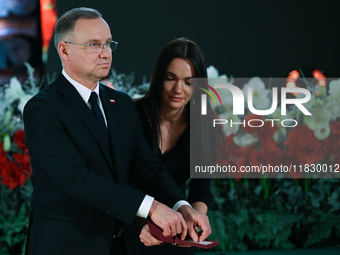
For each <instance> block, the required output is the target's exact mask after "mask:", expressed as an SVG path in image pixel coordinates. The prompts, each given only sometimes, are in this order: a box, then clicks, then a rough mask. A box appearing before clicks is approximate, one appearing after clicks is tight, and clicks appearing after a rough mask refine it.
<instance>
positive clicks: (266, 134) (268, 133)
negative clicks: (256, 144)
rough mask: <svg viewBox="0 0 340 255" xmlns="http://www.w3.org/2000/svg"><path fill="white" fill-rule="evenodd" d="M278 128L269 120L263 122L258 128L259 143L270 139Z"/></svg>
mask: <svg viewBox="0 0 340 255" xmlns="http://www.w3.org/2000/svg"><path fill="white" fill-rule="evenodd" d="M278 130H279V128H278V127H277V126H272V123H271V122H267V121H266V122H265V123H264V125H263V126H262V127H260V128H259V130H258V133H257V134H258V137H259V139H260V142H261V144H262V143H263V141H264V140H268V139H272V138H273V136H274V134H275V132H276V131H278Z"/></svg>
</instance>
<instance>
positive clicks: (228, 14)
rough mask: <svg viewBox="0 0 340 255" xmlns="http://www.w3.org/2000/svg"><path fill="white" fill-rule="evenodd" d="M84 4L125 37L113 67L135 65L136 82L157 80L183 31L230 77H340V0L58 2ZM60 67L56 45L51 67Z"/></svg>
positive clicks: (123, 69)
mask: <svg viewBox="0 0 340 255" xmlns="http://www.w3.org/2000/svg"><path fill="white" fill-rule="evenodd" d="M79 6H86V7H92V8H95V9H98V10H99V11H100V12H101V13H102V14H103V17H104V19H106V21H107V22H108V23H109V25H110V27H111V33H112V36H113V38H114V40H116V41H118V42H119V45H118V49H117V51H116V52H114V53H113V65H112V66H113V67H114V68H115V69H116V70H117V72H118V73H126V74H129V73H130V72H131V71H135V72H136V79H135V82H134V84H135V85H138V84H141V82H142V77H143V76H144V75H146V76H147V80H148V81H149V79H150V73H151V71H152V68H153V64H154V62H155V60H156V58H157V56H158V54H159V52H160V51H161V49H162V48H163V47H164V46H165V45H166V44H167V43H168V42H170V41H171V40H173V39H175V38H177V37H182V36H185V37H187V38H189V39H192V40H193V41H195V42H196V43H197V44H198V45H199V46H200V47H201V48H202V50H203V51H204V53H205V56H206V59H207V64H208V65H214V66H215V67H216V68H217V69H218V70H219V71H220V73H222V74H227V75H228V76H230V75H233V76H234V77H252V76H261V77H270V76H271V77H286V76H287V75H288V73H289V72H290V71H291V70H293V69H295V68H299V67H301V68H303V69H304V70H307V69H308V68H318V69H320V70H322V71H323V73H324V74H325V75H326V77H339V76H340V67H339V64H338V63H339V60H340V58H339V57H340V54H339V52H340V51H339V18H340V15H339V13H340V12H339V11H340V8H339V7H340V1H334V0H332V1H330V0H328V1H321V0H319V1H316V0H282V1H274V0H270V1H269V0H267V1H258V0H257V1H253V0H248V1H244V0H241V1H240V0H237V1H236V0H210V1H202V0H195V1H193V0H191V1H183V0H173V1H163V0H161V1H141V0H128V1H127V0H119V1H115V0H111V1H100V0H99V1H93V0H91V1H89V0H72V1H70V0H68V1H67V0H58V2H57V7H58V14H59V16H60V15H61V14H63V13H64V12H65V11H67V10H69V9H70V8H73V7H79ZM60 68H61V67H60V60H59V58H58V56H57V53H56V50H55V48H54V47H53V46H52V47H51V48H50V51H49V58H48V63H47V67H46V70H47V73H53V72H59V70H60ZM307 75H308V74H307Z"/></svg>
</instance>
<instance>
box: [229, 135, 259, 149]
mask: <svg viewBox="0 0 340 255" xmlns="http://www.w3.org/2000/svg"><path fill="white" fill-rule="evenodd" d="M258 140H259V139H258V138H257V137H255V136H253V135H252V134H249V133H242V134H237V135H236V136H235V137H234V143H235V144H236V145H238V146H240V147H246V146H249V145H253V144H255V143H257V142H258Z"/></svg>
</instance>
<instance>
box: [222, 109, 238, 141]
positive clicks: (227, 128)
mask: <svg viewBox="0 0 340 255" xmlns="http://www.w3.org/2000/svg"><path fill="white" fill-rule="evenodd" d="M218 117H219V119H225V120H227V121H228V123H226V124H224V125H223V131H224V133H225V134H226V136H230V135H231V134H236V133H237V132H238V130H239V129H240V124H232V126H231V124H230V123H231V122H232V123H235V122H237V123H239V122H241V119H240V118H239V117H238V116H237V115H233V113H232V112H231V111H226V112H224V113H222V114H220V115H219V116H218ZM241 125H242V124H241Z"/></svg>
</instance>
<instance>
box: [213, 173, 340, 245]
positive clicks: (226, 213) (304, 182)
mask: <svg viewBox="0 0 340 255" xmlns="http://www.w3.org/2000/svg"><path fill="white" fill-rule="evenodd" d="M339 184H340V180H338V179H301V180H292V179H262V180H258V179H252V180H247V179H241V180H238V181H235V180H233V179H214V180H213V187H212V193H213V197H214V202H213V203H212V205H211V208H210V211H209V212H208V215H209V220H210V223H211V227H212V229H213V233H212V235H211V236H210V237H209V238H211V239H216V240H218V241H219V242H220V246H219V247H218V248H217V249H218V250H222V251H233V250H239V251H245V250H252V249H291V248H302V247H310V246H311V245H314V246H315V245H316V246H317V245H321V243H322V242H323V241H325V240H327V239H330V238H331V237H332V236H337V237H340V215H339V209H340V199H339V193H340V185H339ZM332 245H336V244H334V243H333V244H332Z"/></svg>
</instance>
